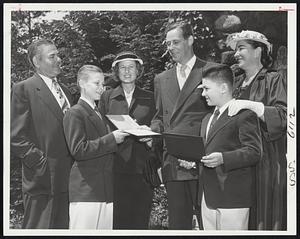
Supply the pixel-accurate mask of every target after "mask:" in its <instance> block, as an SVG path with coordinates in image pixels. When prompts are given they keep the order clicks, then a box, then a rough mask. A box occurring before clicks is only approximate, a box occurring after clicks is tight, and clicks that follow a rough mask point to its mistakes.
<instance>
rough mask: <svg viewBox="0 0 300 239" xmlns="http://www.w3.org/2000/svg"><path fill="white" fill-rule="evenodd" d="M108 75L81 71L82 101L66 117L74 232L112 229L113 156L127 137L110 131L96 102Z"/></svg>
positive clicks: (85, 68)
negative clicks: (75, 230) (71, 157)
mask: <svg viewBox="0 0 300 239" xmlns="http://www.w3.org/2000/svg"><path fill="white" fill-rule="evenodd" d="M103 82H104V75H103V72H102V70H101V69H100V68H99V67H97V66H93V65H84V66H82V67H81V68H80V69H79V71H78V77H77V83H78V86H79V87H80V93H81V96H80V99H79V101H78V103H77V104H76V105H75V106H73V107H72V108H71V109H70V110H69V111H68V112H67V113H66V115H65V117H64V121H63V124H64V131H65V135H66V140H67V143H68V146H69V149H70V152H71V154H72V156H73V157H74V160H75V162H74V164H73V166H72V169H71V173H70V186H69V191H70V229H112V227H113V185H112V180H113V177H112V166H113V153H114V152H116V151H117V149H118V147H117V144H118V143H122V142H123V140H124V137H125V136H127V135H128V134H127V133H124V132H122V131H121V130H115V131H113V132H110V131H109V128H108V124H107V123H108V122H106V120H105V119H104V118H103V116H102V115H101V113H100V112H99V110H98V108H97V107H96V104H95V100H99V99H100V96H101V94H102V92H103V89H104V87H103Z"/></svg>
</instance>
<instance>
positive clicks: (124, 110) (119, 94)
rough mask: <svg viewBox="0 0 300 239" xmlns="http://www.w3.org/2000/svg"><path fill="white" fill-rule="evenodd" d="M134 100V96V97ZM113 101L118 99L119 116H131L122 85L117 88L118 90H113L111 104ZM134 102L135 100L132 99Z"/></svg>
mask: <svg viewBox="0 0 300 239" xmlns="http://www.w3.org/2000/svg"><path fill="white" fill-rule="evenodd" d="M132 98H133V96H132ZM112 99H116V100H117V101H118V107H119V108H118V109H116V110H118V111H120V110H121V111H120V112H119V114H129V110H128V109H129V106H128V103H127V101H126V97H125V94H124V90H123V88H122V86H121V85H119V86H117V88H115V89H113V91H112V93H111V95H110V99H109V102H111V100H112ZM132 100H133V99H132ZM132 104H133V102H131V104H130V105H132Z"/></svg>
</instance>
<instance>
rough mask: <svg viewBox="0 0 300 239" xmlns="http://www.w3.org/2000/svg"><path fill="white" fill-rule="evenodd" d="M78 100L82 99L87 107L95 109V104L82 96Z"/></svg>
mask: <svg viewBox="0 0 300 239" xmlns="http://www.w3.org/2000/svg"><path fill="white" fill-rule="evenodd" d="M80 99H82V100H83V101H85V102H86V103H87V104H88V105H89V106H91V108H92V109H95V107H96V104H95V102H91V101H90V100H88V99H87V98H85V97H84V96H80Z"/></svg>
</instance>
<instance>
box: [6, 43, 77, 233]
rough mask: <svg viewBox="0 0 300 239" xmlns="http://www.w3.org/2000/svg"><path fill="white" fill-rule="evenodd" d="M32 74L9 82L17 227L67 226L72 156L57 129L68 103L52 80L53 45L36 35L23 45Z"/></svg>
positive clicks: (60, 127)
mask: <svg viewBox="0 0 300 239" xmlns="http://www.w3.org/2000/svg"><path fill="white" fill-rule="evenodd" d="M28 59H29V62H30V63H31V65H32V66H33V68H34V69H35V74H34V75H33V76H32V77H30V78H28V79H27V80H24V81H22V82H20V83H17V84H15V85H14V86H13V88H12V97H11V152H12V155H14V156H16V157H18V158H20V159H21V160H22V189H23V202H24V221H23V228H32V229H34V228H39V229H42V228H43V229H44V228H68V222H69V218H68V216H69V213H68V182H69V172H70V168H71V163H72V158H71V155H70V153H69V151H68V147H67V144H66V141H65V136H64V131H63V116H64V112H65V111H66V110H67V109H68V108H70V106H71V105H72V97H71V95H70V93H69V92H68V90H67V89H66V88H65V87H64V86H62V85H60V84H59V83H58V82H57V79H56V76H57V75H58V74H59V73H60V71H61V69H60V62H61V60H60V58H59V56H58V51H57V48H56V47H55V45H54V44H53V43H52V42H51V41H48V40H44V39H42V40H37V41H35V42H33V43H32V44H31V45H30V46H29V48H28Z"/></svg>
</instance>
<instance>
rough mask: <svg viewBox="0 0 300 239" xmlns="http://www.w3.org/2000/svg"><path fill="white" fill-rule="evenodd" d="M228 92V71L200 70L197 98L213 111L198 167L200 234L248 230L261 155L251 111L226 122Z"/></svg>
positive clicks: (221, 67)
mask: <svg viewBox="0 0 300 239" xmlns="http://www.w3.org/2000/svg"><path fill="white" fill-rule="evenodd" d="M232 86H233V73H232V71H231V69H230V67H229V66H227V65H219V66H213V67H209V68H207V69H206V70H204V72H203V79H202V85H201V88H202V89H203V93H202V96H204V97H205V99H206V101H207V103H208V105H211V106H215V110H214V113H213V114H208V115H207V116H206V117H205V118H204V119H203V121H202V126H201V136H202V137H203V138H204V139H205V140H204V142H205V153H206V156H204V157H203V158H202V159H201V162H202V165H201V166H200V175H201V179H202V180H200V182H202V183H203V196H202V202H201V214H202V222H203V227H204V230H247V229H248V220H249V208H250V207H251V206H252V204H253V202H254V197H255V188H254V185H255V182H254V179H255V177H254V170H255V167H254V166H255V164H256V163H257V162H258V161H259V160H260V158H261V154H262V143H261V135H260V130H259V121H258V118H257V116H256V114H255V113H253V112H252V111H250V110H243V111H240V112H239V114H237V115H235V116H233V117H230V116H228V106H229V105H230V103H231V102H232V101H234V99H233V98H232Z"/></svg>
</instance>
